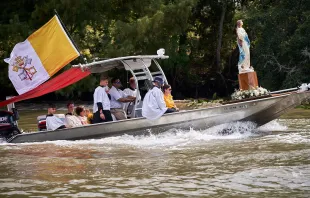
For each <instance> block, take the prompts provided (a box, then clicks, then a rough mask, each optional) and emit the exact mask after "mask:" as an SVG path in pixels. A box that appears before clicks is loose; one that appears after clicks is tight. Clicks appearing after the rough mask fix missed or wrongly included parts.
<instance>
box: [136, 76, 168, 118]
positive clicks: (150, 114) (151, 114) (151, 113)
mask: <svg viewBox="0 0 310 198" xmlns="http://www.w3.org/2000/svg"><path fill="white" fill-rule="evenodd" d="M153 83H154V87H153V88H152V89H151V90H149V91H148V92H147V93H146V95H145V97H144V100H143V105H142V116H143V117H145V118H147V119H149V120H156V119H158V118H160V117H161V116H162V115H163V114H164V113H165V112H166V111H167V107H166V103H165V101H164V94H163V92H162V91H161V87H162V85H163V80H162V79H161V78H159V77H155V78H154V81H153Z"/></svg>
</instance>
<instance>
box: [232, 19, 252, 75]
mask: <svg viewBox="0 0 310 198" xmlns="http://www.w3.org/2000/svg"><path fill="white" fill-rule="evenodd" d="M242 26H243V22H242V20H238V21H237V30H236V31H237V36H238V37H237V43H238V47H239V52H240V54H239V62H238V69H239V74H240V73H247V72H253V71H254V68H253V67H252V66H251V65H250V40H249V37H248V34H247V33H246V31H245V30H244V29H243V27H242Z"/></svg>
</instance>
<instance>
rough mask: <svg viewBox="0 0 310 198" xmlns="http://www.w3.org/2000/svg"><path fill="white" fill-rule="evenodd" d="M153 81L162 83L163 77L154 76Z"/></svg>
mask: <svg viewBox="0 0 310 198" xmlns="http://www.w3.org/2000/svg"><path fill="white" fill-rule="evenodd" d="M153 82H159V83H160V84H163V83H164V81H163V79H162V78H160V77H155V78H154V80H153Z"/></svg>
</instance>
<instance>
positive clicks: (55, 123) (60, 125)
mask: <svg viewBox="0 0 310 198" xmlns="http://www.w3.org/2000/svg"><path fill="white" fill-rule="evenodd" d="M55 112H56V106H55V105H54V104H49V107H48V109H47V115H46V130H53V131H54V130H56V129H64V128H66V126H65V125H64V122H63V121H62V120H61V119H60V118H58V117H56V116H55V115H54V113H55Z"/></svg>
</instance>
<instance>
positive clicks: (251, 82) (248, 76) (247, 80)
mask: <svg viewBox="0 0 310 198" xmlns="http://www.w3.org/2000/svg"><path fill="white" fill-rule="evenodd" d="M238 79H239V89H240V90H241V89H242V90H249V89H250V88H251V87H253V88H255V87H258V80H257V75H256V72H248V73H242V74H239V75H238Z"/></svg>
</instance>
